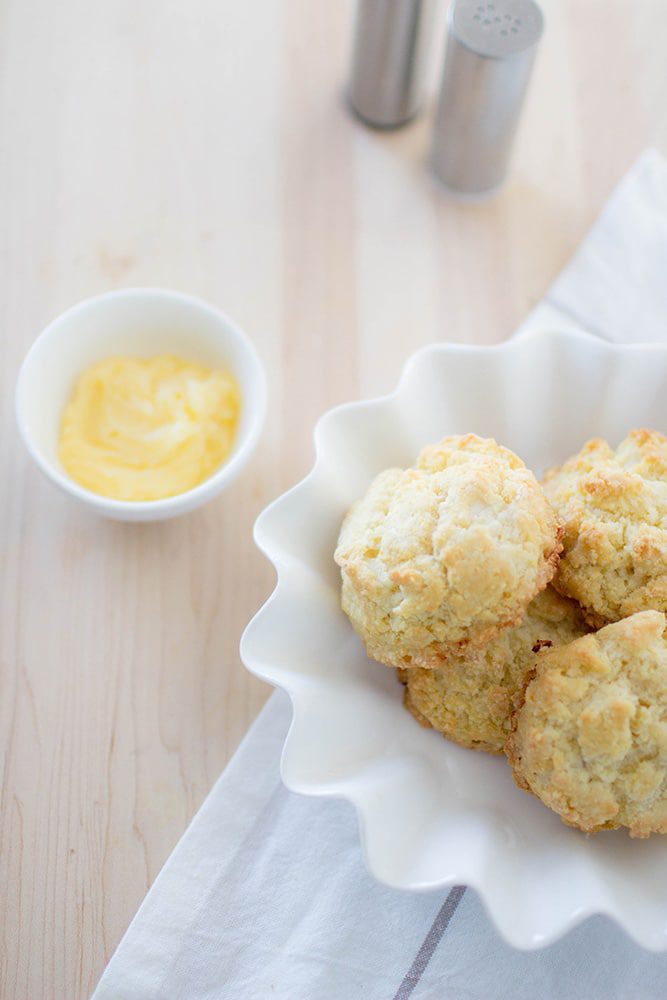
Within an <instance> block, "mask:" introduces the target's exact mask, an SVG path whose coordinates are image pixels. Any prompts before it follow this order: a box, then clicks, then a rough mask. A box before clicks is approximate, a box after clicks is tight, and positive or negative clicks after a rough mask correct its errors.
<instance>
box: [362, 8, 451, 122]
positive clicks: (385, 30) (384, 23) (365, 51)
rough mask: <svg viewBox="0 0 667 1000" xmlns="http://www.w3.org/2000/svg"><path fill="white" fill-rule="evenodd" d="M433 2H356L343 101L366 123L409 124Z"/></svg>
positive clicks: (420, 90)
mask: <svg viewBox="0 0 667 1000" xmlns="http://www.w3.org/2000/svg"><path fill="white" fill-rule="evenodd" d="M435 6H436V0H357V13H356V21H355V28H354V46H353V51H352V67H351V72H350V83H349V89H348V97H349V101H350V104H351V106H352V109H353V110H354V111H355V112H356V113H357V115H359V117H360V118H362V119H363V120H364V121H365V122H366V123H367V124H368V125H374V126H376V127H378V128H395V127H397V126H398V125H403V124H404V123H405V122H407V121H409V119H410V118H412V117H413V116H414V115H415V114H416V113H417V111H418V110H419V108H420V106H421V103H422V100H423V97H424V70H425V63H426V61H427V53H428V49H429V44H430V41H431V35H432V33H433V14H434V10H435Z"/></svg>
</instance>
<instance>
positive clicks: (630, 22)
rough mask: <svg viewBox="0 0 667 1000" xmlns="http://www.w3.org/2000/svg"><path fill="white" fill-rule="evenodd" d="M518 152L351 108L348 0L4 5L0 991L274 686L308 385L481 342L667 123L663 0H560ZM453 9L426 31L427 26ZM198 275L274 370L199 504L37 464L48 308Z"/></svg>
mask: <svg viewBox="0 0 667 1000" xmlns="http://www.w3.org/2000/svg"><path fill="white" fill-rule="evenodd" d="M544 6H545V8H546V13H547V18H548V28H547V32H546V36H545V39H544V41H543V44H542V47H541V51H540V55H539V61H538V65H537V68H536V73H535V77H534V80H533V83H532V86H531V90H530V94H529V99H528V104H527V107H526V111H525V115H524V119H523V124H522V130H521V134H520V137H519V142H518V146H517V150H516V157H515V165H514V170H513V173H512V176H511V179H510V182H509V184H508V186H507V187H506V189H505V191H504V192H503V194H502V195H501V196H500V197H499V198H498V199H496V200H495V201H493V202H491V203H488V204H484V205H478V206H468V205H460V204H455V203H453V202H451V201H448V200H446V199H445V198H444V197H443V196H442V195H441V194H440V192H439V191H438V190H437V189H436V187H435V186H434V184H433V183H432V181H431V180H430V178H429V175H428V173H427V171H426V169H425V164H424V161H425V157H426V153H427V149H428V141H429V130H430V120H429V114H426V115H425V116H423V117H422V118H420V119H419V120H418V121H417V122H415V123H414V124H412V125H411V126H410V127H408V128H406V129H404V130H402V131H399V132H397V133H393V134H392V133H377V132H371V131H368V130H366V129H364V128H363V127H362V126H360V125H359V124H358V123H357V122H356V121H355V120H353V119H352V118H351V117H350V116H349V115H348V113H347V111H346V109H345V107H344V102H343V99H342V82H343V79H344V76H345V66H346V58H347V51H348V41H349V28H350V8H349V5H348V4H347V3H343V2H340V0H339V2H336V3H313V2H312V0H256V2H254V3H239V2H238V0H190V2H187V3H184V2H179V0H142V2H141V3H137V2H136V0H107V2H105V3H90V2H89V0H62V2H60V3H57V4H55V3H48V2H47V0H5V2H4V4H3V5H2V6H1V7H0V254H1V265H2V266H1V268H0V282H1V288H2V294H1V295H0V310H1V316H2V323H1V331H2V339H1V341H0V349H1V350H2V369H1V370H2V380H3V381H2V384H3V393H2V407H3V419H2V424H1V427H0V434H1V440H2V469H3V486H2V490H1V491H0V504H1V512H0V524H1V525H2V532H3V542H2V560H1V562H0V570H1V577H0V579H1V583H2V597H1V605H0V610H1V614H2V619H1V622H0V649H1V659H0V663H1V667H0V754H1V755H0V769H1V772H0V773H1V777H2V784H1V789H2V791H1V796H2V797H1V812H0V911H1V913H0V928H1V937H2V946H1V947H0V994H1V995H2V997H3V998H5V1000H10V998H12V1000H14V998H15V1000H33V998H41V997H54V998H58V1000H63V998H67V1000H72V998H78V997H87V996H89V994H90V992H91V991H92V989H93V987H94V985H95V983H96V981H97V979H98V977H99V975H100V973H101V971H102V969H103V967H104V965H105V963H106V961H107V960H108V958H109V956H110V955H111V953H112V951H113V949H114V947H115V945H116V944H117V942H118V940H119V938H120V937H121V935H122V933H123V932H124V930H125V928H126V927H127V925H128V923H129V921H130V919H131V917H132V915H133V914H134V912H135V910H136V909H137V907H138V905H139V903H140V902H141V900H142V898H143V896H144V894H145V893H146V890H147V889H148V887H149V886H150V885H151V883H152V881H153V879H154V878H155V876H156V875H157V873H158V871H159V870H160V867H161V866H162V864H163V862H164V861H165V859H166V857H167V855H168V854H169V852H170V851H171V849H172V847H173V846H174V844H175V843H176V840H177V839H178V837H179V835H180V834H181V833H182V832H183V830H184V829H185V827H186V825H187V823H188V821H189V820H190V818H191V817H192V816H193V814H194V813H195V811H196V810H197V808H198V806H199V805H200V803H201V801H202V799H203V798H204V796H205V795H206V792H207V790H208V789H209V788H210V786H211V784H212V782H213V781H214V780H215V778H216V777H217V776H218V774H219V773H220V771H221V770H222V769H223V768H224V766H225V763H226V762H227V760H228V759H229V757H230V755H231V754H232V752H233V751H234V749H235V747H236V745H237V744H238V742H239V740H240V739H241V737H242V736H243V734H244V732H245V731H246V729H247V727H248V724H249V723H250V721H251V720H252V719H253V718H254V716H255V714H256V713H257V711H258V710H259V708H260V706H261V705H262V703H263V702H264V700H265V699H266V697H267V695H268V690H267V688H266V687H265V686H264V685H263V684H261V683H259V682H258V681H256V680H254V679H253V678H252V677H250V676H249V675H248V674H247V673H245V671H244V669H243V667H242V666H241V663H240V661H239V657H238V640H239V634H240V632H241V630H242V628H243V626H244V624H245V623H246V622H247V620H248V618H249V617H250V615H251V614H252V613H253V612H254V611H255V609H256V608H257V607H258V606H259V604H260V602H261V601H262V600H263V599H264V598H265V597H266V596H267V595H268V593H269V591H270V589H271V586H272V579H273V576H272V571H271V569H270V567H269V566H268V565H267V564H266V562H265V561H264V559H263V558H262V557H261V556H260V555H259V554H258V553H257V552H256V551H255V549H254V547H253V543H252V539H251V526H252V522H253V520H254V518H255V516H256V515H257V513H258V512H259V511H260V510H261V508H262V507H263V506H264V505H265V504H266V503H267V501H269V500H270V499H272V498H273V497H275V496H276V495H277V494H278V493H279V492H281V491H282V490H283V489H284V488H285V487H287V486H288V485H289V484H291V483H293V482H294V481H295V480H296V479H297V478H298V477H300V476H301V475H303V474H304V473H305V472H306V470H307V469H308V467H309V465H310V463H311V460H312V445H311V430H312V426H313V423H314V421H315V419H316V418H317V417H318V415H319V414H320V413H321V412H322V411H323V410H325V409H326V408H328V407H330V406H332V405H333V404H335V403H338V402H341V401H343V400H347V399H352V398H355V397H358V396H359V395H368V394H376V393H379V392H382V391H385V390H388V389H389V388H390V387H391V386H392V385H393V384H394V382H395V380H396V378H397V376H398V373H399V370H400V367H401V364H402V362H403V361H404V359H405V358H406V356H407V355H408V354H409V353H411V352H412V351H413V350H414V349H415V348H417V347H419V346H420V345H422V344H425V343H427V342H429V341H432V340H434V339H435V340H438V339H440V340H460V341H471V342H477V343H492V342H495V341H498V340H501V339H502V338H504V337H506V336H507V335H508V334H510V333H511V331H512V329H513V328H514V327H515V326H516V325H517V324H518V323H519V321H520V320H521V319H522V318H523V317H524V315H525V314H526V312H527V310H529V309H530V307H531V306H532V305H533V304H534V303H535V301H536V300H537V299H539V298H540V296H541V295H542V294H543V292H544V290H545V288H546V287H547V285H548V284H549V282H550V280H551V279H552V277H553V276H554V275H555V274H556V272H557V271H558V270H559V268H560V267H561V266H562V265H563V264H564V262H565V261H566V260H567V258H568V257H569V255H570V254H571V253H572V251H573V249H574V248H575V246H576V245H577V242H578V241H579V240H580V238H581V237H582V235H583V234H584V233H585V231H586V229H587V227H588V226H589V225H590V223H591V222H592V221H593V219H594V217H595V215H596V213H597V212H598V210H599V209H600V207H601V206H602V204H603V202H604V200H605V198H606V197H607V195H608V194H609V192H610V190H611V189H612V187H613V185H614V184H615V183H616V181H617V180H618V178H619V177H620V176H621V175H622V174H623V172H624V171H625V170H626V169H627V168H628V167H629V166H630V164H631V163H632V161H633V160H634V159H635V158H636V156H637V155H638V154H639V153H640V151H641V150H642V149H643V148H644V147H645V146H646V145H648V144H654V145H657V146H658V148H660V149H662V151H663V152H667V115H666V113H665V108H667V74H665V62H664V39H665V37H667V5H666V4H665V3H664V2H663V0H640V2H639V3H637V4H635V5H634V6H632V7H631V8H628V7H627V4H626V3H625V0H548V2H545V3H544ZM439 34H441V32H439ZM142 284H151V285H164V286H171V287H175V288H180V289H184V290H187V291H189V292H192V293H195V294H197V295H200V296H202V297H204V298H206V299H209V300H211V301H212V302H214V303H215V304H217V305H219V306H221V307H222V308H223V309H225V310H226V311H228V312H229V313H231V315H232V316H234V317H235V318H236V319H237V320H238V321H239V322H240V323H241V324H242V325H243V326H244V327H245V329H246V330H247V331H248V333H249V334H250V336H251V337H252V338H253V340H254V341H255V343H256V344H257V346H258V348H259V350H260V352H261V354H262V356H263V358H264V361H265V364H266V367H267V369H268V372H269V377H270V387H271V403H270V413H269V418H268V421H267V425H266V431H265V433H264V436H263V439H262V443H261V446H260V447H259V449H258V451H257V453H256V455H255V457H254V459H253V461H252V463H251V465H250V466H249V467H248V468H247V470H246V471H245V473H244V474H243V476H242V477H241V479H240V480H239V481H238V482H237V484H236V485H234V486H233V488H231V489H230V490H229V491H228V492H227V493H225V494H224V495H223V496H222V497H220V498H219V499H218V500H217V501H215V502H213V503H211V504H210V505H209V506H208V507H206V508H205V509H203V510H201V511H200V512H198V513H195V514H192V515H190V516H187V517H184V518H182V519H180V520H176V521H174V522H172V523H163V524H156V525H148V526H128V525H122V524H114V523H112V522H106V521H101V520H98V519H96V518H95V517H93V516H92V515H89V514H88V513H86V512H85V511H83V510H80V509H78V508H77V507H76V506H75V505H74V504H73V503H72V502H71V501H70V500H69V499H67V498H65V497H64V496H61V495H60V494H59V493H58V492H57V491H56V490H55V489H54V488H53V487H52V486H50V485H49V484H48V483H47V482H46V481H44V480H43V479H42V478H41V477H40V475H39V474H38V472H37V471H36V470H35V468H34V467H33V465H32V464H31V463H30V461H29V460H28V458H27V456H26V454H25V452H24V450H23V448H22V446H21V444H20V443H19V441H18V437H17V432H16V427H15V423H14V418H13V398H12V397H13V387H14V383H15V379H16V374H17V370H18V367H19V364H20V362H21V359H22V357H23V355H24V353H25V351H26V349H27V348H28V346H29V344H30V343H31V341H32V340H33V338H34V337H35V336H36V334H37V333H38V332H39V330H40V329H41V328H42V327H43V326H44V325H45V324H46V323H47V322H48V320H49V319H51V318H52V317H53V316H54V315H56V314H57V313H58V312H59V311H61V310H62V309H64V308H65V307H66V306H68V305H70V304H72V303H74V302H76V301H77V300H78V299H81V298H84V297H85V296H88V295H91V294H94V293H96V292H101V291H104V290H106V289H111V288H117V287H121V286H123V285H142Z"/></svg>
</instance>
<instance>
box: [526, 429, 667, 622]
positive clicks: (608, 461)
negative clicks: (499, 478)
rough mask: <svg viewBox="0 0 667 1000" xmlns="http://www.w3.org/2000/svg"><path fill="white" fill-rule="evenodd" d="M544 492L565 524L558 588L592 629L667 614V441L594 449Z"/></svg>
mask: <svg viewBox="0 0 667 1000" xmlns="http://www.w3.org/2000/svg"><path fill="white" fill-rule="evenodd" d="M544 489H545V492H546V494H547V496H548V497H549V499H550V500H551V502H552V504H553V506H554V507H555V509H556V510H557V512H558V513H559V514H560V516H561V517H562V519H563V522H564V536H563V543H564V552H563V556H562V558H561V560H560V564H559V566H558V572H557V574H556V577H555V579H554V586H555V587H556V588H557V590H559V591H560V592H561V593H562V594H565V595H566V596H567V597H573V598H574V599H575V600H577V601H578V602H579V603H580V604H581V606H582V607H583V608H584V610H585V612H586V614H587V617H588V619H589V621H590V622H591V624H593V625H594V626H596V627H599V626H601V625H604V624H606V623H607V622H613V621H619V620H620V619H621V618H625V617H627V616H628V615H631V614H634V612H636V611H645V610H648V609H653V610H655V611H667V438H665V437H664V436H663V435H662V434H659V433H658V432H657V431H650V430H635V431H631V432H630V434H629V435H628V436H627V438H626V439H625V441H623V442H622V444H620V445H619V447H618V448H617V449H616V451H614V450H613V449H612V448H610V447H609V445H608V444H607V443H606V441H602V440H600V439H595V440H593V441H589V442H588V444H586V445H584V447H583V448H582V449H581V451H580V452H579V454H578V455H575V456H574V457H573V458H570V459H569V460H568V461H567V462H565V464H564V465H563V466H561V467H560V468H556V469H552V470H551V471H549V472H548V473H547V474H546V476H545V478H544Z"/></svg>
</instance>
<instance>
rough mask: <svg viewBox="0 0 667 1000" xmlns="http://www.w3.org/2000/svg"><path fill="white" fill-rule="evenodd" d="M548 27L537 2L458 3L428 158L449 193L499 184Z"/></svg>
mask: <svg viewBox="0 0 667 1000" xmlns="http://www.w3.org/2000/svg"><path fill="white" fill-rule="evenodd" d="M543 23H544V22H543V17H542V12H541V11H540V8H539V7H538V6H537V4H536V3H534V2H533V0H491V2H487V0H453V3H452V6H451V7H450V8H449V12H448V16H447V24H448V37H447V48H446V52H445V64H444V68H443V75H442V85H441V89H440V98H439V102H438V110H437V113H436V120H435V130H434V137H433V148H432V152H431V163H432V166H433V169H434V171H435V174H436V176H437V177H438V179H439V180H440V181H441V182H442V183H443V184H444V185H445V187H447V188H449V189H450V190H451V191H453V192H456V193H459V194H462V195H470V196H475V195H483V194H490V193H492V192H493V191H494V190H495V189H496V188H498V187H500V185H501V184H502V182H503V180H504V178H505V174H506V172H507V167H508V163H509V158H510V153H511V149H512V143H513V140H514V135H515V132H516V129H517V125H518V123H519V117H520V114H521V107H522V104H523V99H524V96H525V93H526V89H527V86H528V81H529V78H530V73H531V70H532V67H533V61H534V58H535V53H536V50H537V43H538V42H539V39H540V36H541V34H542V29H543Z"/></svg>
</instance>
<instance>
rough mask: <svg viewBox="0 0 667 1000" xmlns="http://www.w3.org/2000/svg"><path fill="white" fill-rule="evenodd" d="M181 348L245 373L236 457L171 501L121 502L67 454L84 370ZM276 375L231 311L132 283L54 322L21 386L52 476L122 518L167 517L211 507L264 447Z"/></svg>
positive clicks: (29, 434)
mask: <svg viewBox="0 0 667 1000" xmlns="http://www.w3.org/2000/svg"><path fill="white" fill-rule="evenodd" d="M155 354H176V355H179V356H181V357H184V358H187V359H188V360H191V361H194V362H199V363H201V364H204V365H208V366H209V367H222V368H226V369H227V370H228V371H231V372H232V373H233V375H234V376H235V377H236V379H237V381H238V384H239V388H240V392H241V412H240V414H239V422H238V427H237V430H236V438H235V441H234V447H233V449H232V452H231V454H230V455H229V457H228V458H227V460H226V461H225V462H224V463H223V464H222V465H221V466H220V468H219V469H217V470H216V471H215V472H214V473H213V474H212V475H211V476H209V477H208V479H206V480H204V482H203V483H200V484H199V485H198V486H195V487H194V488H193V489H191V490H187V491H186V492H185V493H179V494H178V495H177V496H173V497H167V498H166V499H164V500H145V501H127V500H112V499H110V498H108V497H103V496H99V495H98V494H97V493H92V492H91V491H90V490H87V489H85V488H84V487H83V486H80V485H79V484H78V483H76V482H75V481H74V480H73V479H72V478H71V477H70V476H69V475H68V474H67V473H66V472H65V470H64V469H63V467H62V465H61V464H60V461H59V459H58V437H59V432H60V421H61V417H62V412H63V408H64V406H65V404H66V402H67V399H68V398H69V395H70V393H71V391H72V389H73V387H74V383H75V382H76V379H77V378H78V376H79V375H80V374H81V373H82V372H83V371H84V370H85V369H86V368H88V367H89V366H90V365H92V364H94V363H95V362H96V361H100V360H102V359H103V358H107V357H111V356H113V355H136V356H141V357H150V356H151V355H155ZM265 412H266V378H265V375H264V369H263V367H262V364H261V362H260V360H259V357H258V355H257V352H256V351H255V348H254V347H253V345H252V344H251V342H250V341H249V340H248V338H247V337H246V335H245V334H244V333H243V331H242V330H240V329H239V327H238V326H236V324H235V323H233V322H232V320H230V319H229V317H228V316H225V314H224V313H222V312H219V311H218V310H217V309H215V308H214V307H213V306H210V305H208V304H207V303H206V302H202V301H201V300H200V299H196V298H194V297H193V296H191V295H185V294H183V293H181V292H174V291H170V290H168V289H163V288H127V289H122V290H120V291H116V292H108V293H107V294H105V295H98V296H96V297H95V298H92V299H86V300H85V301H84V302H80V303H79V304H78V305H76V306H73V307H72V308H71V309H68V310H67V311H66V312H64V313H62V315H61V316H58V318H57V319H54V320H53V321H52V322H51V323H49V325H48V326H47V327H46V329H45V330H44V331H43V332H42V333H41V334H40V335H39V337H38V338H37V340H36V341H35V342H34V344H33V345H32V347H31V348H30V350H29V351H28V354H27V355H26V357H25V359H24V361H23V364H22V366H21V370H20V372H19V377H18V382H17V386H16V416H17V420H18V425H19V430H20V432H21V436H22V438H23V440H24V442H25V444H26V447H27V449H28V451H29V452H30V454H31V456H32V457H33V459H34V460H35V462H36V464H37V465H38V466H39V468H40V469H41V470H42V472H43V473H44V474H45V475H46V476H48V478H49V479H50V480H51V481H52V482H53V483H55V484H56V485H57V486H59V487H60V488H61V489H62V490H64V491H65V493H69V494H70V496H73V497H74V498H75V499H77V500H79V501H80V502H81V503H83V504H85V505H86V506H88V507H90V508H92V509H93V510H95V511H97V512H98V513H99V514H103V515H105V516H106V517H111V518H115V519H116V520H120V521H160V520H163V519H165V518H168V517H175V516H176V515H177V514H184V513H186V512H187V511H189V510H193V509H194V508H195V507H199V506H200V505H201V504H203V503H206V502H207V501H208V500H210V499H211V498H212V497H214V496H216V494H218V493H220V492H221V490H223V489H224V488H225V487H226V486H228V485H229V483H231V481H232V480H233V479H235V478H236V476H237V475H238V473H239V472H240V471H241V469H242V468H243V466H244V465H245V463H246V462H247V461H248V458H249V457H250V454H251V452H252V450H253V448H254V446H255V444H256V443H257V439H258V437H259V434H260V431H261V429H262V425H263V423H264V416H265Z"/></svg>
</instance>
